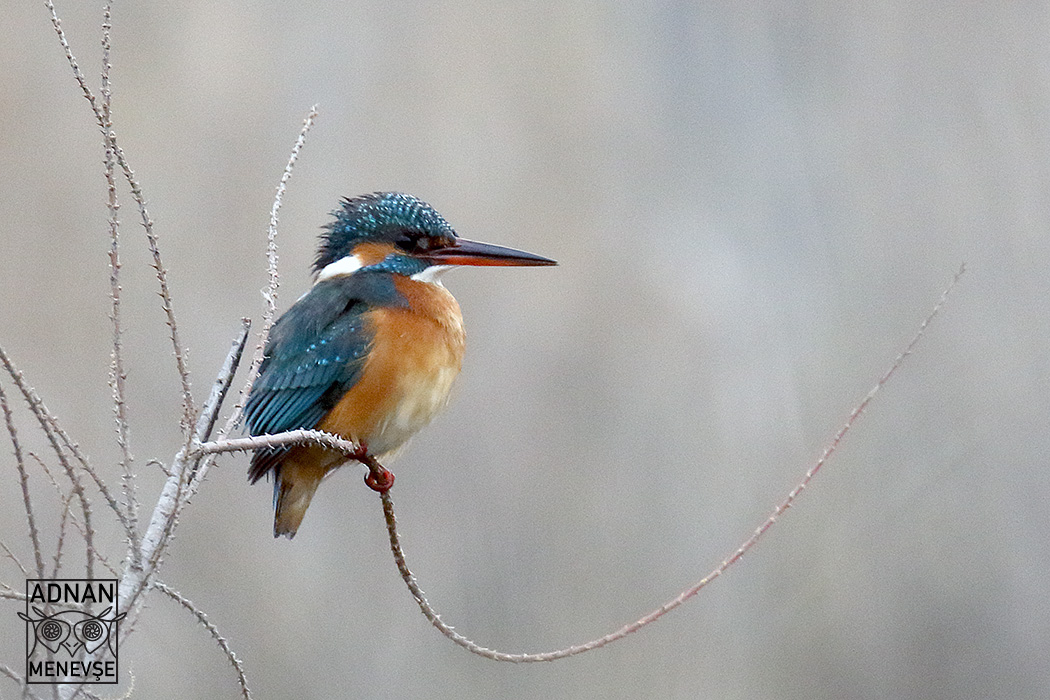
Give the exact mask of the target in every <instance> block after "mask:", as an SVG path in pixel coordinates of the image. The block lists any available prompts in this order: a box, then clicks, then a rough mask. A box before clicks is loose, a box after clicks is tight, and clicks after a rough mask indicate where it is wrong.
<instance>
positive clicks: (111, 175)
mask: <svg viewBox="0 0 1050 700" xmlns="http://www.w3.org/2000/svg"><path fill="white" fill-rule="evenodd" d="M112 28H113V24H112V7H111V4H110V3H108V2H107V3H105V5H103V8H102V89H101V94H102V106H101V113H102V114H101V122H102V141H103V146H104V147H105V154H106V155H105V166H106V167H105V176H106V192H107V195H108V196H107V201H106V207H107V209H108V210H109V241H110V245H109V291H110V300H111V302H112V306H111V311H110V321H111V322H112V324H113V355H112V358H111V362H110V368H109V383H110V388H111V390H112V392H113V414H114V418H115V420H116V428H117V445H118V446H119V447H120V466H121V492H122V495H123V498H124V507H125V511H126V513H127V524H128V527H127V529H128V530H129V531H130V532H131V533H133V534H135V533H137V532H138V500H137V499H136V495H135V475H134V472H133V471H132V463H133V461H134V458H133V457H132V455H131V443H130V438H129V426H128V413H127V390H126V386H125V384H126V381H127V373H126V371H125V370H124V329H123V327H122V326H121V316H120V310H121V286H120V268H121V263H120V220H119V219H118V217H117V214H118V212H119V210H120V203H119V202H118V200H117V183H116V178H115V170H116V135H115V133H114V132H113V117H112V100H113V92H112V84H111V82H110V71H111V70H112V67H113V66H112V64H111V63H110V31H111V30H112ZM137 539H138V538H137V537H135V536H132V537H129V538H128V548H129V552H132V553H133V552H134V551H135V550H136V549H137Z"/></svg>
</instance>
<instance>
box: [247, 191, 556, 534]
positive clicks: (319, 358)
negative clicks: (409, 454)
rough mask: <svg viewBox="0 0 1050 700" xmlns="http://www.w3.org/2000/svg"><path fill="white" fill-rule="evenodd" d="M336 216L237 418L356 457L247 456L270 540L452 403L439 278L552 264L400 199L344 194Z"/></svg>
mask: <svg viewBox="0 0 1050 700" xmlns="http://www.w3.org/2000/svg"><path fill="white" fill-rule="evenodd" d="M331 216H332V219H331V220H330V222H329V223H328V224H326V225H325V226H324V227H322V233H321V236H320V242H319V246H318V252H317V256H316V258H315V259H314V262H313V273H314V283H313V286H312V287H311V288H310V289H309V291H307V292H306V293H305V294H303V296H302V297H300V298H299V300H298V301H296V302H295V303H294V304H293V305H292V306H291V307H289V308H288V310H287V311H285V312H284V313H283V314H282V315H281V316H280V318H278V319H277V321H276V322H275V323H274V325H273V328H272V329H271V332H270V335H269V338H268V339H267V342H266V345H265V346H264V350H263V360H262V363H261V365H260V366H259V374H258V377H257V378H256V380H255V382H254V384H253V386H252V388H251V390H250V392H249V395H248V399H247V401H246V402H245V408H244V416H245V423H246V425H247V429H248V433H249V434H250V435H253V436H257V435H272V434H276V433H281V432H285V431H289V430H299V429H312V430H323V431H325V432H328V433H333V434H335V435H337V436H340V437H342V438H345V439H348V440H352V441H353V442H355V443H356V444H357V445H359V446H360V448H361V454H359V455H354V456H353V457H347V456H346V455H344V454H343V453H340V452H336V451H332V450H328V449H326V448H324V447H320V446H317V445H296V446H281V447H262V448H258V449H256V450H254V453H253V455H252V458H251V464H250V466H249V469H248V478H249V480H250V482H251V483H252V484H254V483H256V482H257V481H259V480H260V479H262V478H263V477H264V476H269V477H271V478H272V479H273V484H274V490H273V509H274V519H273V535H274V537H280V536H282V535H284V536H286V537H288V538H289V539H291V538H292V537H294V536H295V534H296V532H297V531H298V530H299V527H300V525H301V523H302V520H303V516H304V515H305V514H306V510H307V508H308V507H309V505H310V501H311V499H312V498H313V496H314V493H315V492H316V490H317V487H318V485H319V484H320V483H321V481H322V479H324V478H325V477H326V476H327V475H329V474H330V473H331V472H332V471H334V470H335V469H337V468H338V467H340V466H342V465H343V464H345V463H346V462H348V461H350V460H351V459H358V460H359V461H366V459H367V460H377V461H378V462H383V461H384V460H387V459H388V458H390V457H392V456H393V455H394V454H395V453H396V452H398V450H399V449H400V448H401V447H402V446H403V445H404V444H405V442H406V441H407V440H408V439H409V438H410V437H412V435H414V434H415V433H416V432H417V431H419V430H420V429H421V428H423V427H424V426H425V425H426V424H427V423H429V422H430V420H431V419H432V418H433V417H434V416H435V415H436V414H437V413H438V412H439V411H440V410H441V409H442V408H443V407H444V406H445V405H446V403H447V402H448V397H449V392H450V391H451V389H452V384H453V381H454V380H455V378H456V377H457V375H458V374H459V372H460V368H461V366H462V361H463V353H464V347H465V334H464V330H463V316H462V314H461V313H460V308H459V304H458V303H457V302H456V299H455V297H453V296H452V294H451V293H450V292H449V291H448V290H447V289H446V288H445V287H444V285H443V284H442V281H441V277H442V275H443V274H444V273H445V272H447V271H448V270H450V269H451V268H453V267H458V266H464V265H502V266H511V265H516V266H538V265H556V264H557V263H556V262H555V261H554V260H551V259H549V258H545V257H541V256H539V255H534V254H532V253H526V252H525V251H521V250H516V249H513V248H505V247H503V246H498V245H493V244H490V243H481V242H478V241H472V240H468V239H465V238H460V237H459V236H458V234H457V233H456V231H455V230H454V229H453V228H452V226H451V225H450V224H449V223H448V222H447V221H446V220H445V219H444V217H442V216H441V215H440V214H439V213H438V212H437V211H435V209H434V208H433V207H431V206H430V205H429V204H427V203H425V202H423V201H421V200H420V199H417V198H416V197H414V196H412V195H409V194H404V193H401V192H374V193H372V194H366V195H362V196H358V197H350V198H343V199H342V200H341V202H340V206H339V207H338V208H337V209H336V210H334V211H332V212H331ZM366 463H367V462H366ZM366 481H367V479H366ZM370 485H372V486H373V488H376V486H375V485H374V484H372V483H370ZM387 487H389V484H388V485H387ZM377 490H380V489H377Z"/></svg>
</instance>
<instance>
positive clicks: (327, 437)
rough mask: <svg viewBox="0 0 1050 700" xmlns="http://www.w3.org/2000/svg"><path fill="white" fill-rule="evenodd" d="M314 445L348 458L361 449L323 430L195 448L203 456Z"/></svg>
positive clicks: (212, 443) (210, 444)
mask: <svg viewBox="0 0 1050 700" xmlns="http://www.w3.org/2000/svg"><path fill="white" fill-rule="evenodd" d="M303 443H313V444H315V445H320V446H321V447H327V448H330V449H333V450H338V451H340V452H342V453H343V454H345V455H347V456H353V455H354V454H356V453H359V452H360V450H361V447H360V446H359V445H358V444H357V443H355V442H353V441H352V440H345V439H343V438H341V437H339V436H338V435H333V434H332V433H326V432H324V431H323V430H289V431H288V432H286V433H277V434H275V435H251V436H248V437H242V438H233V439H230V440H216V441H215V442H202V443H200V444H199V445H196V446H195V447H194V452H199V453H201V454H217V453H220V452H247V451H248V450H258V449H260V448H264V447H284V446H285V445H301V444H303Z"/></svg>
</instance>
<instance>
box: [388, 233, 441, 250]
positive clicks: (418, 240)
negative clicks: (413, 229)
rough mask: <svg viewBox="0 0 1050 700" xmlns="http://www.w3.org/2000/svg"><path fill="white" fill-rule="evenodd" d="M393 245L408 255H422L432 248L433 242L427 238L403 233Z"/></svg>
mask: <svg viewBox="0 0 1050 700" xmlns="http://www.w3.org/2000/svg"><path fill="white" fill-rule="evenodd" d="M394 245H396V246H397V247H398V248H400V249H401V250H403V251H405V252H406V253H409V254H413V253H424V252H426V251H428V250H430V249H431V248H433V247H434V240H433V239H432V238H430V237H429V236H421V235H419V234H412V233H404V234H402V235H401V236H399V237H398V238H397V240H396V241H394Z"/></svg>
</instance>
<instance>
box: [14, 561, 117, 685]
mask: <svg viewBox="0 0 1050 700" xmlns="http://www.w3.org/2000/svg"><path fill="white" fill-rule="evenodd" d="M116 597H117V581H116V580H115V579H101V580H89V579H52V580H45V579H30V580H29V581H27V585H26V610H25V612H19V613H18V617H20V618H21V619H22V620H24V621H25V623H26V682H27V683H68V682H76V681H79V682H84V683H117V682H119V681H118V679H117V645H118V640H119V637H120V635H119V630H118V628H119V622H120V621H121V620H123V619H124V617H125V613H117V612H116V609H117V608H116ZM103 605H105V607H104V608H103V609H102V611H101V612H94V611H95V610H98V609H99V608H101V607H102V606H103Z"/></svg>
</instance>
